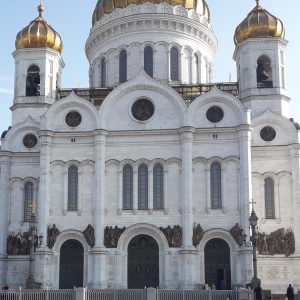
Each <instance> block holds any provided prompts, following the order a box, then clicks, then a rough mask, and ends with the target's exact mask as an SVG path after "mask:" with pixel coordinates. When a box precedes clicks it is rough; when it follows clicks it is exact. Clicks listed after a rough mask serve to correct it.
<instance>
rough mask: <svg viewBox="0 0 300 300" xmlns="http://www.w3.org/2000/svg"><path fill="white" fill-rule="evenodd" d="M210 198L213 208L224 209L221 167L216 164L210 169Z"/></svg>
mask: <svg viewBox="0 0 300 300" xmlns="http://www.w3.org/2000/svg"><path fill="white" fill-rule="evenodd" d="M210 197H211V208H212V209H216V208H222V198H221V166H220V164H219V163H217V162H214V163H212V165H211V167H210Z"/></svg>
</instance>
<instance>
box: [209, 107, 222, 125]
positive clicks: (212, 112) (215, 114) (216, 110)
mask: <svg viewBox="0 0 300 300" xmlns="http://www.w3.org/2000/svg"><path fill="white" fill-rule="evenodd" d="M223 117H224V112H223V110H222V108H220V107H219V106H212V107H211V108H209V109H208V110H207V112H206V118H207V120H208V121H209V122H212V123H218V122H220V121H221V120H222V119H223Z"/></svg>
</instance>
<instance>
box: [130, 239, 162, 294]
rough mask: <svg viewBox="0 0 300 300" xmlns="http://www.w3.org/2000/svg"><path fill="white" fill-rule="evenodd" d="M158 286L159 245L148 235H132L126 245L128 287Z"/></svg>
mask: <svg viewBox="0 0 300 300" xmlns="http://www.w3.org/2000/svg"><path fill="white" fill-rule="evenodd" d="M157 286H159V247H158V244H157V242H156V241H155V239H153V238H152V237H150V236H148V235H138V236H136V237H134V238H133V239H132V240H131V241H130V243H129V245H128V288H129V289H143V288H144V287H147V288H148V287H155V288H156V287H157Z"/></svg>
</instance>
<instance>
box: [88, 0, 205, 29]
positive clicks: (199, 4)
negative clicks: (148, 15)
mask: <svg viewBox="0 0 300 300" xmlns="http://www.w3.org/2000/svg"><path fill="white" fill-rule="evenodd" d="M146 2H150V3H153V4H159V3H163V2H165V3H167V4H170V5H173V6H175V5H181V6H183V7H185V8H186V9H194V10H195V11H196V12H197V13H198V14H199V15H201V16H205V17H206V19H207V21H208V22H209V23H210V12H209V8H208V5H207V4H206V2H205V0H98V2H97V4H96V7H95V10H94V13H93V17H92V25H93V26H94V24H95V23H96V22H97V21H99V20H100V19H101V18H102V17H103V15H105V14H109V13H111V12H113V11H114V10H115V9H116V8H125V7H127V6H129V5H130V4H135V5H140V4H144V3H146Z"/></svg>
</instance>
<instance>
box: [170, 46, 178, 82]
mask: <svg viewBox="0 0 300 300" xmlns="http://www.w3.org/2000/svg"><path fill="white" fill-rule="evenodd" d="M170 65H171V80H177V81H178V80H179V55H178V50H177V49H176V48H175V47H173V48H172V49H171V64H170Z"/></svg>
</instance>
